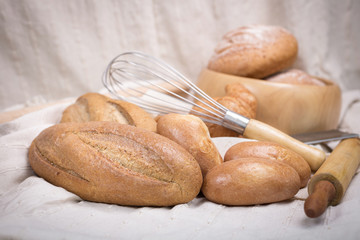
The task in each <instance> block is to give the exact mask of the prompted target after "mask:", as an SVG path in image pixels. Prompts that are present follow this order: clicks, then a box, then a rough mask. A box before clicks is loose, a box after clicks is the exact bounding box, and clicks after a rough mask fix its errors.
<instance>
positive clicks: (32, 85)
mask: <svg viewBox="0 0 360 240" xmlns="http://www.w3.org/2000/svg"><path fill="white" fill-rule="evenodd" d="M359 12H360V1H356V0H342V1H338V0H316V1H311V0H298V1H287V0H222V1H221V0H212V1H211V0H194V1H193V0H168V1H165V0H163V1H160V0H135V1H127V0H123V1H121V0H101V1H97V0H76V1H70V0H62V1H55V0H23V1H21V0H0V46H1V54H0V67H1V70H0V81H1V88H0V111H5V110H10V109H11V110H12V109H15V108H19V107H22V106H29V105H34V104H41V103H45V102H49V101H54V100H58V99H62V98H66V97H77V96H79V95H81V94H83V93H85V92H89V91H99V90H100V89H101V88H102V84H101V80H100V79H101V74H102V73H103V71H104V69H105V67H106V64H107V63H108V62H109V61H110V60H111V59H112V58H113V57H115V56H116V55H117V54H119V53H121V52H123V51H128V50H141V51H144V52H146V53H149V54H152V55H155V56H157V57H160V58H162V59H164V60H166V61H168V62H169V63H171V64H172V65H174V66H175V67H176V68H178V69H179V70H180V71H182V72H183V73H184V74H185V75H187V76H188V77H190V78H192V79H194V81H195V80H196V78H197V76H198V74H199V72H200V70H201V69H202V68H203V67H205V66H206V64H207V61H208V59H209V57H210V56H211V54H212V51H213V49H214V47H215V45H216V43H217V42H218V41H219V39H220V38H221V36H222V35H223V34H224V33H226V32H227V31H229V30H231V29H234V28H236V27H239V26H242V25H248V24H272V25H280V26H283V27H285V28H287V29H288V30H290V31H291V32H292V33H293V34H294V35H295V36H296V37H297V39H298V42H299V47H300V51H299V57H298V60H297V62H296V63H295V66H296V67H299V68H301V69H303V70H305V71H307V72H309V73H310V74H313V75H317V76H319V77H323V78H328V79H331V80H333V81H335V82H337V83H339V85H340V86H341V88H342V89H343V90H350V89H354V88H355V89H360V80H359V77H360V44H359V43H360V24H359V23H360V17H359V16H360V15H359Z"/></svg>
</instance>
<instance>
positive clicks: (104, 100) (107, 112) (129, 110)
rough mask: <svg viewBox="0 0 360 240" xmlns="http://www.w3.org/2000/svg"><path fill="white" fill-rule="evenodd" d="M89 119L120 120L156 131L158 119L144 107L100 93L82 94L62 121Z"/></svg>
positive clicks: (66, 111) (67, 110) (123, 122)
mask: <svg viewBox="0 0 360 240" xmlns="http://www.w3.org/2000/svg"><path fill="white" fill-rule="evenodd" d="M89 121H110V122H118V123H122V124H129V125H132V126H135V127H139V128H143V129H146V130H149V131H152V132H155V131H156V121H155V120H154V119H153V117H152V116H151V115H150V114H149V113H147V112H146V111H145V110H143V109H142V108H140V107H138V106H136V105H135V104H132V103H129V102H125V101H121V100H115V99H111V98H108V97H106V96H104V95H102V94H98V93H87V94H84V95H82V96H80V97H79V98H78V99H77V100H76V102H75V103H74V104H72V105H70V106H69V107H68V108H66V109H65V111H64V112H63V115H62V119H61V121H60V122H61V123H64V122H89Z"/></svg>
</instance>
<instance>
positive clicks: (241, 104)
mask: <svg viewBox="0 0 360 240" xmlns="http://www.w3.org/2000/svg"><path fill="white" fill-rule="evenodd" d="M225 91H226V95H225V96H223V97H215V98H214V100H215V101H217V102H218V103H220V104H221V105H223V106H224V107H226V108H227V109H229V110H231V111H233V112H236V113H238V114H240V115H243V116H244V117H247V118H255V117H256V109H257V101H256V98H255V96H254V95H253V94H252V93H251V92H250V91H249V90H248V89H246V88H245V87H244V86H243V85H242V84H241V83H232V84H228V85H226V87H225ZM198 104H199V105H200V106H201V107H203V108H205V109H209V107H207V106H205V104H202V103H198ZM194 110H197V111H200V112H206V110H203V109H201V108H198V107H194ZM206 126H207V127H208V129H209V132H210V136H211V137H237V136H239V133H238V132H235V131H233V130H230V129H228V128H225V127H223V126H221V125H218V124H214V123H208V122H207V123H206Z"/></svg>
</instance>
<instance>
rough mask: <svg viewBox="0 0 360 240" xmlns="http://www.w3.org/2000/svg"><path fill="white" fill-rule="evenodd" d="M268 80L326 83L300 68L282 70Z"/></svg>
mask: <svg viewBox="0 0 360 240" xmlns="http://www.w3.org/2000/svg"><path fill="white" fill-rule="evenodd" d="M266 80H267V81H269V82H279V83H290V84H296V85H316V86H325V85H326V84H325V83H324V82H323V81H320V80H319V79H316V78H314V77H312V76H310V75H309V74H307V73H306V72H304V71H302V70H299V69H291V70H288V71H285V72H281V73H278V74H276V75H273V76H271V77H269V78H267V79H266Z"/></svg>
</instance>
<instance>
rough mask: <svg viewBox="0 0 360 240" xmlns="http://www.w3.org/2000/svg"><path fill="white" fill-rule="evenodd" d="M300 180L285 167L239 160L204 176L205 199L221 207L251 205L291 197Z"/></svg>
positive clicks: (280, 164)
mask: <svg viewBox="0 0 360 240" xmlns="http://www.w3.org/2000/svg"><path fill="white" fill-rule="evenodd" d="M299 188H300V179H299V175H298V174H297V172H296V171H295V170H294V168H292V167H290V166H289V165H287V164H284V163H281V162H278V161H274V160H269V159H262V158H243V159H236V160H231V161H228V162H224V163H223V164H221V165H219V166H216V167H214V168H213V169H211V170H210V171H209V173H208V174H207V175H206V176H205V179H204V184H203V187H202V192H203V194H204V195H205V197H206V198H207V199H208V200H210V201H213V202H215V203H219V204H225V205H254V204H264V203H272V202H279V201H283V200H286V199H290V198H292V197H293V196H294V195H295V194H296V193H297V192H298V191H299Z"/></svg>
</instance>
